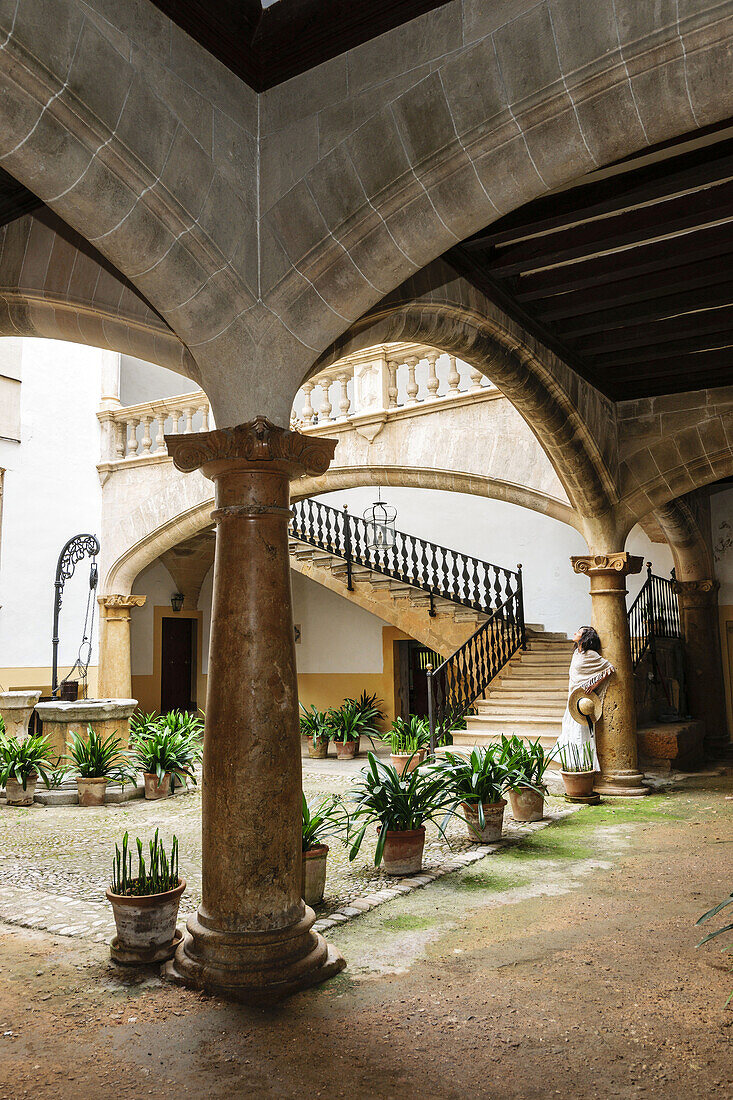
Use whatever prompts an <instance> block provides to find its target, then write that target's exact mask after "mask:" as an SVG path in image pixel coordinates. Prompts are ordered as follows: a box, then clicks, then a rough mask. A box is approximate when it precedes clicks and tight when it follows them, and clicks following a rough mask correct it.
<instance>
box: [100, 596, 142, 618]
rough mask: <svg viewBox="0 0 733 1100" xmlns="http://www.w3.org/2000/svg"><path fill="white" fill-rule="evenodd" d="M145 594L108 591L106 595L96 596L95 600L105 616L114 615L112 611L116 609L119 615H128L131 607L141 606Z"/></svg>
mask: <svg viewBox="0 0 733 1100" xmlns="http://www.w3.org/2000/svg"><path fill="white" fill-rule="evenodd" d="M147 598H148V597H147V596H130V595H126V596H123V595H122V594H120V593H116V592H113V593H110V594H108V595H106V596H98V597H97V602H98V604H99V606H100V607H101V608H102V610H103V611H104V613H105V615H106V617H107V618H108V619H109V618H112V617H114V612H115V611H117V612H119V613H120V614H121V615H124V616H129V614H130V611H131V610H132V608H133V607H142V606H143V604H144V603H145V601H146V600H147Z"/></svg>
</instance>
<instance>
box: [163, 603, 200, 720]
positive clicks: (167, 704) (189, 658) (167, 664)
mask: <svg viewBox="0 0 733 1100" xmlns="http://www.w3.org/2000/svg"><path fill="white" fill-rule="evenodd" d="M195 626H196V620H195V619H182V618H178V617H176V618H172V617H171V618H166V619H163V635H162V654H161V670H160V713H161V714H166V713H167V712H168V711H169V710H195V709H196V700H195V689H194V686H193V684H194V679H193V678H194V671H195V667H194V639H195V633H194V629H195Z"/></svg>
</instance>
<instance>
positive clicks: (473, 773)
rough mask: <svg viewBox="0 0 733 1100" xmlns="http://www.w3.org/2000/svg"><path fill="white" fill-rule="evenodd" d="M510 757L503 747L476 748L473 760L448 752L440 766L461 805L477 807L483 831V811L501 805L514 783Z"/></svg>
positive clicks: (470, 757)
mask: <svg viewBox="0 0 733 1100" xmlns="http://www.w3.org/2000/svg"><path fill="white" fill-rule="evenodd" d="M510 759H511V758H510V757H508V756H507V754H506V753H505V751H504V749H503V748H502V746H501V745H499V744H496V743H494V744H492V745H487V746H486V748H476V749H473V750H472V751H471V754H470V755H469V756H458V755H456V754H455V753H452V752H448V751H447V750H446V753H445V758H444V759H443V760H442V761H441V762H440V763H439V764H438V765H437V768H438V770H439V771H440V772H441V774H442V775H443V777H444V781H445V784H446V786H447V787H448V788H449V790H451V791H452V793H453V794H454V796H455V798H456V799H457V801H459V802H467V803H469V805H471V806H475V807H476V812H477V814H478V826H479V829H483V828H484V826H485V824H486V819H485V817H484V810H483V807H484V806H485V805H486V806H490V805H492V804H493V803H496V802H499V801H500V799H501V798H502V796H503V794H504V791H505V790H506V788H507V786H508V785H509V784H510V783H511V782H512V781H513V778H514V773H513V772H512V771H511V767H510V763H509V761H510Z"/></svg>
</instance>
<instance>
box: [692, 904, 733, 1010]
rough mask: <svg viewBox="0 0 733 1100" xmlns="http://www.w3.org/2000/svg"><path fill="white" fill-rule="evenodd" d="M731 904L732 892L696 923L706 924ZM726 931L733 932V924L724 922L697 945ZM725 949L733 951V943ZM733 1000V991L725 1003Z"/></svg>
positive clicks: (700, 945) (707, 941)
mask: <svg viewBox="0 0 733 1100" xmlns="http://www.w3.org/2000/svg"><path fill="white" fill-rule="evenodd" d="M729 905H733V893H730V894H729V895H728V897H727V898H724V900H723V901H721V902H719V903H718V904H717V905H714V906H713V908H712V909H708V911H707V913H703V915H702V916H701V917H700V918H699V920H697V921H695V924H696V925H698V924H705V922H706V921H709V920H710V919H711V918H712V917H717V915H718V913H720V912H722V910H723V909H725V908H727V906H729ZM726 932H733V924H724V925H723V927H722V928H717V929H716V930H715V932H708V934H707V936H705V937H703V939H701V940H700V942H699V944H698V945H697V946H698V947H702V945H703V944H704V943H709V942H710V940H714V939H716V938H717V937H718V936H722V935H724V934H725V933H726ZM723 951H733V943H729V944H726V946H725V947H724V948H723ZM731 1001H733V993H731V995H730V997H729V998H728V1000H727V1001H726V1002H725V1003H726V1004H727V1005H728V1004H730V1002H731Z"/></svg>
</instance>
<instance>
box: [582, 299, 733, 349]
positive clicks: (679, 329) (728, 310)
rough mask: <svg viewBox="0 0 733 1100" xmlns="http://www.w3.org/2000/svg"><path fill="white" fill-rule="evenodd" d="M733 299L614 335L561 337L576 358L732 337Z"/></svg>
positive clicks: (601, 333) (622, 330)
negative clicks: (724, 303) (704, 309)
mask: <svg viewBox="0 0 733 1100" xmlns="http://www.w3.org/2000/svg"><path fill="white" fill-rule="evenodd" d="M732 303H733V298H731V299H730V301H729V302H728V303H726V306H723V307H722V308H720V309H713V310H710V311H709V312H706V313H692V314H688V315H687V316H685V317H669V318H665V319H664V320H663V321H655V322H651V323H649V324H643V325H628V326H627V327H626V328H623V329H617V330H616V331H615V332H614V333H609V332H596V333H595V334H594V335H592V336H585V337H583V338H582V339H579V340H578V339H573V338H572V337H571V336H569V335H568V332H567V330H566V329H565V330H563V336H564V338H565V339H566V340H567V342H568V344H569V346H570V347H571V348H572V349H573V351H575V352H576V354H577V355H603V354H606V353H610V352H614V351H623V350H624V349H626V348H635V347H646V346H647V345H648V344H668V343H670V342H671V343H674V342H676V341H678V340H689V339H691V338H697V339H700V338H702V337H710V336H711V335H713V334H715V335H718V336H721V335H722V334H723V333H733V305H732Z"/></svg>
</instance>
